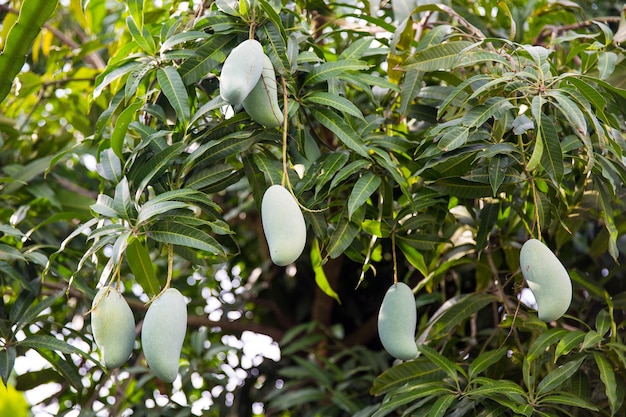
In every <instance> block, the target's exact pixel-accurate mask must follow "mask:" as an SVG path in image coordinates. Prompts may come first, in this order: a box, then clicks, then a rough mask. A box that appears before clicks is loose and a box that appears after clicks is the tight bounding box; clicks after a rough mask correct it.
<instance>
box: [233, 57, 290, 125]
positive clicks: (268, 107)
mask: <svg viewBox="0 0 626 417" xmlns="http://www.w3.org/2000/svg"><path fill="white" fill-rule="evenodd" d="M243 108H244V109H245V111H246V113H248V115H249V116H250V117H251V118H252V120H254V121H255V122H257V123H258V124H260V125H263V126H267V127H269V128H273V127H276V126H280V125H281V124H282V123H283V120H284V117H283V112H282V110H281V109H280V106H279V105H278V89H277V87H276V73H275V72H274V66H273V65H272V61H270V59H269V57H268V56H267V55H265V54H263V72H261V78H259V81H257V83H256V85H255V86H254V88H253V89H252V91H250V94H248V96H247V97H246V98H245V99H244V100H243Z"/></svg>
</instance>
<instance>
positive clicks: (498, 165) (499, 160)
mask: <svg viewBox="0 0 626 417" xmlns="http://www.w3.org/2000/svg"><path fill="white" fill-rule="evenodd" d="M508 167H509V157H508V156H504V155H496V156H494V157H493V158H491V160H490V161H489V184H490V185H491V190H492V191H493V196H494V197H495V196H496V195H497V194H498V190H499V189H500V186H501V185H502V183H503V182H504V179H505V178H506V171H507V169H508Z"/></svg>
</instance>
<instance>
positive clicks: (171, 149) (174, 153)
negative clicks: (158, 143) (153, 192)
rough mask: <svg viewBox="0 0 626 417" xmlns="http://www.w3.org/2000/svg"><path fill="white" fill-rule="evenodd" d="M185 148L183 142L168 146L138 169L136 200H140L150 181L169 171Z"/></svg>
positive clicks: (135, 179) (135, 176) (135, 178)
mask: <svg viewBox="0 0 626 417" xmlns="http://www.w3.org/2000/svg"><path fill="white" fill-rule="evenodd" d="M184 148H185V144H184V143H182V142H179V143H175V144H173V145H172V146H168V147H167V148H165V149H163V150H162V151H160V152H159V153H157V154H156V155H154V156H152V157H151V158H150V159H149V160H148V162H146V163H145V164H144V165H142V166H141V167H140V168H139V169H138V171H137V173H136V175H134V178H133V179H134V181H137V182H138V185H137V191H136V193H135V200H139V196H141V194H142V193H143V191H144V189H145V187H146V186H147V185H148V184H149V183H150V181H152V179H153V178H154V177H155V176H157V175H159V174H161V173H162V172H163V171H165V169H167V167H168V166H169V165H170V164H171V163H172V160H173V159H175V158H177V157H179V156H180V153H181V152H182V151H183V149H184Z"/></svg>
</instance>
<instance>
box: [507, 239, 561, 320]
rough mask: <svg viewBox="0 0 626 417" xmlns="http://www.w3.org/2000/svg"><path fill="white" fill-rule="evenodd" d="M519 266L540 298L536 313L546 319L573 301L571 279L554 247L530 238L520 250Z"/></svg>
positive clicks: (530, 286)
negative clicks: (555, 253) (553, 250)
mask: <svg viewBox="0 0 626 417" xmlns="http://www.w3.org/2000/svg"><path fill="white" fill-rule="evenodd" d="M519 261H520V267H521V269H522V275H523V276H524V279H525V280H526V282H527V283H528V287H529V288H530V290H531V291H532V293H533V295H534V296H535V300H536V301H537V315H538V316H539V319H540V320H543V321H545V322H549V321H553V320H557V319H559V318H560V317H561V316H562V315H563V314H565V312H566V311H567V309H568V308H569V306H570V304H571V303H572V281H571V279H570V277H569V274H568V273H567V270H566V269H565V267H564V266H563V264H562V263H561V261H559V259H558V258H557V257H556V256H555V255H554V253H552V251H551V250H550V249H549V248H548V247H547V246H546V245H544V244H543V243H542V242H541V241H539V240H537V239H529V240H527V241H526V242H525V243H524V244H523V245H522V250H521V251H520V260H519Z"/></svg>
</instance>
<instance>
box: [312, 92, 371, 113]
mask: <svg viewBox="0 0 626 417" xmlns="http://www.w3.org/2000/svg"><path fill="white" fill-rule="evenodd" d="M304 102H305V103H306V102H310V103H315V104H320V105H322V106H324V107H332V108H334V109H335V110H337V111H339V112H340V113H346V114H349V115H351V116H354V117H358V118H359V119H363V113H361V110H359V108H358V107H357V106H355V105H354V104H353V103H352V102H351V101H350V100H348V99H347V98H345V97H342V96H340V95H337V94H332V93H327V92H324V91H314V92H312V93H311V94H308V95H307V96H306V97H305V100H304Z"/></svg>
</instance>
